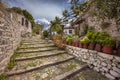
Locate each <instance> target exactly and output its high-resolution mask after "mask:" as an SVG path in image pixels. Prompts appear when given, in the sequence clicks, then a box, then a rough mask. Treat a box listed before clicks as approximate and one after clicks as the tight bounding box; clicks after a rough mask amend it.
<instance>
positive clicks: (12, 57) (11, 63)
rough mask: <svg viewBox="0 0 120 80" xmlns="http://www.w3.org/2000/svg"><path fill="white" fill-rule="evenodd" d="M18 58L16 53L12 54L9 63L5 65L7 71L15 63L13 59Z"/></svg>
mask: <svg viewBox="0 0 120 80" xmlns="http://www.w3.org/2000/svg"><path fill="white" fill-rule="evenodd" d="M17 56H18V52H16V51H15V52H14V54H13V55H12V56H11V58H10V62H9V63H8V64H7V68H8V69H12V68H13V67H14V66H15V65H16V64H17V63H16V61H15V58H16V57H17Z"/></svg>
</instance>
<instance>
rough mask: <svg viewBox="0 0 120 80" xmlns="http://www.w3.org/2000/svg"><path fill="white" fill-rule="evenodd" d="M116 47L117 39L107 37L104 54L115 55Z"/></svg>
mask: <svg viewBox="0 0 120 80" xmlns="http://www.w3.org/2000/svg"><path fill="white" fill-rule="evenodd" d="M114 45H115V39H113V38H111V37H106V38H105V40H104V46H103V49H102V50H103V52H104V53H108V54H112V53H113V47H114Z"/></svg>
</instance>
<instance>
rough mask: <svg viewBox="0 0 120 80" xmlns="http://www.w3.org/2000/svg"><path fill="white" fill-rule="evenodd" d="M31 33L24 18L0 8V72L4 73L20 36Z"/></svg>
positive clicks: (29, 25)
mask: <svg viewBox="0 0 120 80" xmlns="http://www.w3.org/2000/svg"><path fill="white" fill-rule="evenodd" d="M30 32H32V29H31V23H30V21H28V20H27V19H26V18H25V16H23V15H21V14H17V13H15V12H8V11H7V10H5V9H4V8H2V7H0V71H4V68H5V66H6V65H7V63H8V62H9V60H10V57H11V55H12V54H13V53H14V50H16V48H17V46H18V45H19V44H20V41H21V38H22V36H24V35H25V34H26V33H30Z"/></svg>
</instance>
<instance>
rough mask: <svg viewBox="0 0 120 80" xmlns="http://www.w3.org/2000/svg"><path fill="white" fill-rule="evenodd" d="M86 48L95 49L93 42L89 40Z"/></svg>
mask: <svg viewBox="0 0 120 80" xmlns="http://www.w3.org/2000/svg"><path fill="white" fill-rule="evenodd" d="M88 49H91V50H94V49H95V42H91V43H90V44H89V46H88Z"/></svg>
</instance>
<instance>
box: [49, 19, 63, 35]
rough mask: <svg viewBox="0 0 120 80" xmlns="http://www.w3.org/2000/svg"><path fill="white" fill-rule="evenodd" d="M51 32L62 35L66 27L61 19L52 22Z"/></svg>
mask: <svg viewBox="0 0 120 80" xmlns="http://www.w3.org/2000/svg"><path fill="white" fill-rule="evenodd" d="M50 23H51V27H50V28H51V30H52V31H56V32H57V33H58V34H62V32H63V28H64V26H63V25H62V22H61V19H60V18H59V17H55V20H53V21H51V22H50Z"/></svg>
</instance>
